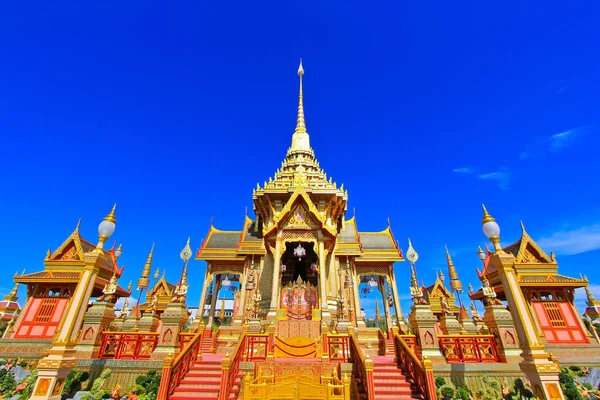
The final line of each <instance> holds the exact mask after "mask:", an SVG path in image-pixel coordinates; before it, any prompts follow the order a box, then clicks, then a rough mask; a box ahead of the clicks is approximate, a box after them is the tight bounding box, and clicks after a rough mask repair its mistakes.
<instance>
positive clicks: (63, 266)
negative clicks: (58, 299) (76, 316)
mask: <svg viewBox="0 0 600 400" xmlns="http://www.w3.org/2000/svg"><path fill="white" fill-rule="evenodd" d="M80 225H81V220H79V222H78V223H77V226H76V227H75V230H74V231H73V232H72V233H71V234H70V235H69V237H68V238H67V239H66V240H65V241H64V242H63V243H62V244H61V245H60V246H59V247H58V248H57V249H56V250H55V251H52V250H50V249H48V253H47V254H46V259H45V260H44V270H43V271H40V272H34V273H31V274H25V273H23V274H21V275H19V276H16V277H15V279H14V280H15V282H17V283H22V284H26V285H30V284H39V283H74V284H76V283H78V282H79V280H80V277H81V273H82V272H83V269H84V267H85V262H84V261H83V258H84V254H85V253H88V252H92V251H98V250H97V246H96V245H94V244H92V243H91V242H89V241H87V240H85V239H84V238H83V237H82V236H81V234H80V232H79V227H80ZM100 251H102V253H103V255H104V263H102V264H101V265H100V270H99V271H98V276H97V278H96V281H95V285H94V292H93V296H100V295H102V289H103V288H104V286H106V284H108V283H109V281H110V278H111V277H112V276H113V274H116V276H117V277H120V276H121V274H122V273H123V268H119V266H118V264H117V257H116V256H115V249H114V247H113V248H112V249H109V250H105V249H102V250H100ZM117 295H118V296H128V295H129V292H128V291H127V290H125V289H124V288H122V287H120V286H119V287H118V289H117Z"/></svg>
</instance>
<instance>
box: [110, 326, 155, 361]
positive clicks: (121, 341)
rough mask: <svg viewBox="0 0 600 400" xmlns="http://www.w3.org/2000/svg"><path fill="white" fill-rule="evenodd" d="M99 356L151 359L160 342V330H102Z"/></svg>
mask: <svg viewBox="0 0 600 400" xmlns="http://www.w3.org/2000/svg"><path fill="white" fill-rule="evenodd" d="M101 335H102V342H101V344H100V353H99V358H111V359H115V360H145V359H149V358H150V356H152V353H153V352H154V349H155V348H156V345H157V344H158V332H109V331H106V332H102V333H101Z"/></svg>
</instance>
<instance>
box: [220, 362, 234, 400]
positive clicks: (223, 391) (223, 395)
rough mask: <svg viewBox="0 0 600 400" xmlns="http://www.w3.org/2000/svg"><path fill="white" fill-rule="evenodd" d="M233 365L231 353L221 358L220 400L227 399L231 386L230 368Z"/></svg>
mask: <svg viewBox="0 0 600 400" xmlns="http://www.w3.org/2000/svg"><path fill="white" fill-rule="evenodd" d="M230 367H231V359H230V358H229V353H227V354H225V357H223V359H222V360H221V387H220V389H219V400H226V399H227V387H228V386H229V368H230Z"/></svg>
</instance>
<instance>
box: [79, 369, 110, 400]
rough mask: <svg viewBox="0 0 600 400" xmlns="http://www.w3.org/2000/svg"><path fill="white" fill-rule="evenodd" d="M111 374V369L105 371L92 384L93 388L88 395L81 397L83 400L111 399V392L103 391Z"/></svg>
mask: <svg viewBox="0 0 600 400" xmlns="http://www.w3.org/2000/svg"><path fill="white" fill-rule="evenodd" d="M110 374H111V370H110V369H108V368H107V369H105V370H104V371H102V373H101V374H100V376H99V377H98V378H96V379H95V380H94V383H93V384H92V388H91V389H90V391H89V392H88V393H86V394H84V395H83V396H82V397H81V400H92V399H93V400H100V399H108V398H110V395H111V392H110V390H106V389H102V387H103V386H104V384H105V383H106V379H107V378H108V377H109V375H110ZM88 377H89V376H88Z"/></svg>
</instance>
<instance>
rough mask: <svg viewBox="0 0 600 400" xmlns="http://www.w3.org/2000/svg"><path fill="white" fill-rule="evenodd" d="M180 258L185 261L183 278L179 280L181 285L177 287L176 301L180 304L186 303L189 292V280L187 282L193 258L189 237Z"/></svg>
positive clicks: (182, 271) (182, 272) (182, 270)
mask: <svg viewBox="0 0 600 400" xmlns="http://www.w3.org/2000/svg"><path fill="white" fill-rule="evenodd" d="M179 257H180V258H181V260H182V261H183V266H182V269H181V277H180V278H179V283H178V284H177V286H176V287H175V298H174V300H175V301H177V302H179V303H185V300H186V296H187V292H188V280H187V272H188V261H189V260H190V258H191V257H192V248H191V247H190V238H189V237H188V240H187V243H186V244H185V247H184V248H183V250H181V253H179Z"/></svg>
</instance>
